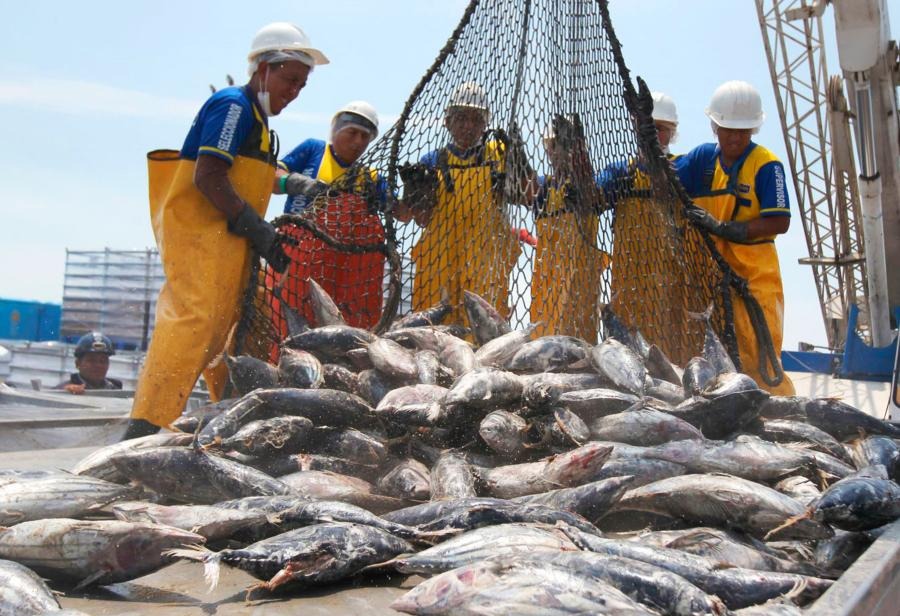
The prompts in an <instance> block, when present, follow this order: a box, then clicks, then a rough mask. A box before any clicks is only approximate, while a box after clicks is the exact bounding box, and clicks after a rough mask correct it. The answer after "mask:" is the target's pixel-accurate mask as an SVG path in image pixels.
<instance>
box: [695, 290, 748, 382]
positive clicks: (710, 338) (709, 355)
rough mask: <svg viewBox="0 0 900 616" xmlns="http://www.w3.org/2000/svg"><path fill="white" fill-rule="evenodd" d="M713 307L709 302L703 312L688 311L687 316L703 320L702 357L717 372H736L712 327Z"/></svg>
mask: <svg viewBox="0 0 900 616" xmlns="http://www.w3.org/2000/svg"><path fill="white" fill-rule="evenodd" d="M714 307H715V306H714V305H713V304H710V305H709V307H708V308H707V309H706V310H704V311H703V312H688V316H690V318H692V319H696V320H698V321H703V323H704V325H705V326H706V337H705V338H704V340H703V357H705V358H706V360H707V361H709V363H710V364H712V366H713V368H715V370H716V372H717V373H718V374H722V373H723V372H737V370H736V368H735V367H734V362H733V361H731V357H730V356H729V355H728V351H726V350H725V347H724V346H723V345H722V341H721V340H719V337H718V336H717V335H716V331H715V330H714V329H713V326H712V314H713V309H714Z"/></svg>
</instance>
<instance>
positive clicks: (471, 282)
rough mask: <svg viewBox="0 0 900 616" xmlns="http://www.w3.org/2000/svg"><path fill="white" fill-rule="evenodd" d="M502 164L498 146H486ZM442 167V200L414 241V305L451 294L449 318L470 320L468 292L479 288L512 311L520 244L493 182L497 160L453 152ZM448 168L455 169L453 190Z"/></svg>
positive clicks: (419, 306)
mask: <svg viewBox="0 0 900 616" xmlns="http://www.w3.org/2000/svg"><path fill="white" fill-rule="evenodd" d="M486 149H487V150H488V152H487V153H486V155H485V158H486V159H487V157H488V156H489V155H492V156H493V157H494V164H495V167H496V166H497V165H499V156H497V154H496V151H497V150H496V146H495V145H494V144H493V143H492V142H489V143H488V144H487V146H486ZM450 164H451V166H450V167H449V169H447V170H443V171H440V172H439V174H438V175H439V186H438V192H437V203H436V205H435V207H434V211H433V213H432V217H431V220H430V221H429V223H428V225H427V226H426V227H425V229H424V230H423V232H422V237H421V238H419V241H418V242H416V244H415V245H414V246H413V249H412V259H413V262H414V263H415V265H416V273H415V277H414V278H413V293H412V307H413V310H424V309H426V308H429V307H431V306H433V305H435V304H437V303H439V302H440V301H441V300H442V299H443V298H444V295H445V294H446V299H447V301H448V302H449V303H450V304H451V305H452V306H453V311H452V312H451V313H450V314H449V315H448V316H447V318H446V319H445V322H446V323H465V322H466V319H465V318H464V316H463V315H464V314H465V308H464V306H463V291H471V292H473V293H477V294H478V295H480V296H481V297H483V298H484V299H485V300H486V301H487V302H489V303H490V304H491V305H492V306H494V308H496V309H497V311H498V312H499V313H500V314H501V315H503V316H504V317H507V316H509V306H508V295H509V274H510V272H512V268H513V266H514V265H515V263H516V260H517V259H518V257H519V252H520V248H519V244H518V241H517V240H516V239H515V238H513V236H512V231H511V228H510V223H509V221H508V220H507V218H506V215H505V214H504V212H503V208H502V205H501V203H500V200H499V199H498V197H497V194H496V193H495V192H494V189H493V188H492V185H491V168H492V167H491V165H490V164H487V163H482V164H477V163H470V164H468V166H466V161H460V160H459V159H456V158H455V157H453V156H450ZM444 173H449V174H450V177H451V179H452V182H453V189H452V190H449V189H448V187H447V185H446V183H445V180H444V176H443V174H444Z"/></svg>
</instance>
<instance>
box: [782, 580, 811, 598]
mask: <svg viewBox="0 0 900 616" xmlns="http://www.w3.org/2000/svg"><path fill="white" fill-rule="evenodd" d="M797 577H798V579H797V581H796V582H794V586H793V588H791V589H790V590H789V591H787V592H786V593H785V594H784V595H783V596H784V598H786V599H793V598H794V597H799V596H800V595H802V594H803V593H804V591H806V587H807V586H808V585H809V582H808V581H807V579H806V578H805V577H803V576H797Z"/></svg>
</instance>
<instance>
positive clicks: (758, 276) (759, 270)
mask: <svg viewBox="0 0 900 616" xmlns="http://www.w3.org/2000/svg"><path fill="white" fill-rule="evenodd" d="M715 239H716V247H717V248H718V249H719V252H721V253H722V256H723V257H725V260H726V261H728V264H729V265H731V267H732V268H734V271H735V272H736V273H737V274H738V275H739V276H742V277H743V278H746V279H747V280H748V282H749V283H750V285H749V286H750V293H751V294H752V295H753V297H754V298H756V301H757V302H758V303H759V305H760V308H762V310H763V314H765V317H766V323H767V324H768V326H769V334H770V335H771V336H772V347H773V348H774V349H775V353H776V355H777V357H779V361H781V359H780V357H781V343H782V341H783V338H784V292H783V291H782V288H781V269H780V268H779V265H778V253H777V252H776V250H775V244H774V243H772V242H766V243H764V244H734V243H732V242H728V241H726V240H723V239H721V238H715ZM731 297H732V300H733V304H734V332H735V334H736V336H737V341H738V353H739V354H740V357H741V367H742V370H743V371H744V372H745V373H746V374H748V375H750V376H751V377H753V379H754V380H755V381H756V382H757V384H759V386H760V387H761V388H763V389H765V390H766V391H768V392H769V393H771V394H774V395H776V396H793V395H794V393H795V392H794V383H793V382H792V381H791V378H790V377H789V376H788V375H787V374H785V375H784V379H783V380H782V381H781V383H779V384H778V385H775V386H772V385H767V384H766V382H765V381H763V379H762V375H761V374H760V370H759V349H758V345H757V343H756V332H755V330H754V329H753V324H752V323H751V322H750V317H749V316H748V314H747V308H746V307H745V306H744V302H743V300H742V299H740V298H739V297H738V296H737V295H735V294H734V293H733V292H732V294H731ZM767 371H768V373H769V376H770V377H771V376H773V374H772V367H771V366H768V364H767Z"/></svg>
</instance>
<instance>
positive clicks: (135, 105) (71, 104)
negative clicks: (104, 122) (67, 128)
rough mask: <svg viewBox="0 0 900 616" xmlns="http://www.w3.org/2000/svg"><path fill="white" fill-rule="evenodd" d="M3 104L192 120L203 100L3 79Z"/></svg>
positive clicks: (0, 86) (103, 86)
mask: <svg viewBox="0 0 900 616" xmlns="http://www.w3.org/2000/svg"><path fill="white" fill-rule="evenodd" d="M0 104H2V105H12V106H23V107H29V108H32V109H33V108H40V109H45V110H48V111H54V112H57V113H64V114H71V115H87V114H115V115H123V116H132V117H157V118H179V119H185V118H186V119H188V120H190V118H191V117H193V115H194V114H195V113H196V112H197V109H198V108H199V106H200V102H198V101H195V100H186V99H178V98H173V97H167V96H157V95H155V94H148V93H146V92H139V91H137V90H128V89H125V88H119V87H116V86H111V85H107V84H103V83H96V82H89V81H76V80H70V79H44V78H38V79H28V80H20V81H0Z"/></svg>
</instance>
